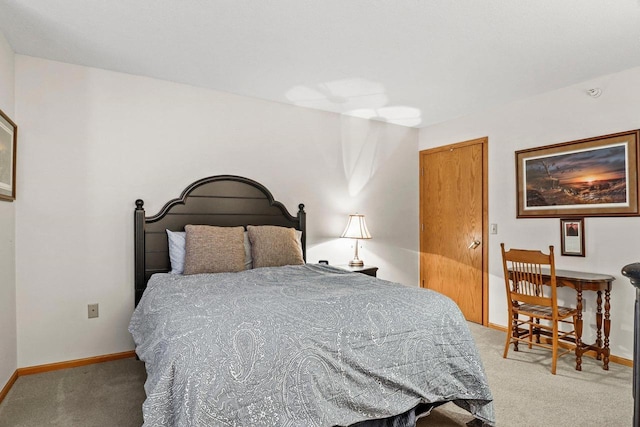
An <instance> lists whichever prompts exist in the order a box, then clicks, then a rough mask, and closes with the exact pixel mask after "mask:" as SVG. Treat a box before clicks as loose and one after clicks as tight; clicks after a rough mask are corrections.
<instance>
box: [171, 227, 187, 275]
mask: <svg viewBox="0 0 640 427" xmlns="http://www.w3.org/2000/svg"><path fill="white" fill-rule="evenodd" d="M186 234H187V233H185V232H184V231H171V230H167V236H168V237H169V261H171V274H182V272H183V271H184V244H185V241H184V239H185V235H186Z"/></svg>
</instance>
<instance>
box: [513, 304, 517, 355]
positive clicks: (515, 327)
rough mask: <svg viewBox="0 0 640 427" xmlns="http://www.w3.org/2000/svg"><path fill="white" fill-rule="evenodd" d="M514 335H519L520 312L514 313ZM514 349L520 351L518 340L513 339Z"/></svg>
mask: <svg viewBox="0 0 640 427" xmlns="http://www.w3.org/2000/svg"><path fill="white" fill-rule="evenodd" d="M512 318H513V336H514V337H516V338H517V337H518V313H513V316H512ZM513 351H518V340H514V341H513Z"/></svg>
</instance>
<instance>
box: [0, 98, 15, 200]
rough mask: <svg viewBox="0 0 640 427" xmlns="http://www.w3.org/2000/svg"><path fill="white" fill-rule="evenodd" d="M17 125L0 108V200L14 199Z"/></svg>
mask: <svg viewBox="0 0 640 427" xmlns="http://www.w3.org/2000/svg"><path fill="white" fill-rule="evenodd" d="M17 145H18V126H16V124H15V123H13V121H12V120H11V119H10V118H9V117H8V116H7V115H6V114H5V113H4V112H3V111H2V110H0V200H8V201H10V202H11V201H14V200H15V199H16V158H17V157H16V149H17Z"/></svg>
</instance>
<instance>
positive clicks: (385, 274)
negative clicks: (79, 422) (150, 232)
mask: <svg viewBox="0 0 640 427" xmlns="http://www.w3.org/2000/svg"><path fill="white" fill-rule="evenodd" d="M16 115H17V119H18V121H19V123H20V125H21V136H20V138H21V151H20V159H21V160H20V163H19V166H20V168H19V169H18V175H19V176H18V179H19V180H18V182H20V196H19V197H20V203H18V205H17V212H16V216H17V220H16V235H17V246H16V270H17V273H16V274H17V279H16V280H17V317H18V365H19V366H21V367H22V366H33V365H39V364H43V363H51V362H57V361H63V360H71V359H76V358H83V357H89V356H95V355H101V354H109V353H115V352H121V351H127V350H130V349H132V348H133V343H132V340H131V338H130V335H129V333H128V332H127V326H128V322H129V318H130V315H131V312H132V310H133V210H134V201H135V200H136V199H137V198H142V199H144V201H145V207H146V209H147V215H152V214H155V213H157V211H158V210H159V209H160V208H161V207H162V206H163V204H164V203H165V202H166V201H168V200H169V199H171V198H174V197H177V196H178V195H179V194H180V192H181V191H182V190H183V189H184V187H186V186H187V185H188V184H190V183H191V182H193V181H195V180H197V179H199V178H202V177H205V176H210V175H218V174H235V175H242V176H246V177H249V178H252V179H255V180H257V181H258V182H260V183H262V184H264V185H265V186H266V187H267V188H269V189H270V190H271V191H272V192H273V195H274V197H275V198H276V199H277V200H280V201H281V202H283V203H284V204H285V205H286V206H287V208H288V209H289V210H290V211H291V212H292V213H294V214H295V212H296V211H297V206H298V203H305V205H306V211H307V219H308V222H307V226H308V260H309V261H310V262H316V261H317V260H319V259H328V260H330V262H331V263H332V264H340V263H345V262H347V261H348V260H349V259H350V258H351V257H352V254H353V252H352V249H351V247H350V246H349V241H347V240H344V239H338V238H337V236H339V235H340V233H341V232H342V231H343V228H344V226H345V225H346V220H347V214H348V213H351V212H354V211H358V212H360V213H364V214H366V217H367V220H368V224H369V228H370V230H371V233H372V234H373V237H374V239H373V240H370V241H365V242H364V243H363V249H362V252H361V255H362V258H363V259H364V260H365V261H366V262H367V263H375V264H377V265H378V266H379V267H380V270H379V277H381V278H385V279H390V280H394V281H399V282H404V283H407V284H412V285H417V284H418V253H417V252H418V237H417V234H416V233H415V231H416V230H417V227H418V176H417V170H418V155H417V147H418V132H417V130H415V129H408V128H403V127H399V126H393V125H387V124H384V123H379V122H369V121H366V120H362V119H355V118H346V117H341V116H338V115H336V114H332V113H326V112H319V111H314V110H309V109H304V108H300V107H293V106H289V105H283V104H277V103H271V102H265V101H260V100H255V99H250V98H245V97H240V96H235V95H231V94H226V93H220V92H215V91H209V90H203V89H198V88H194V87H190V86H185V85H179V84H174V83H169V82H164V81H159V80H153V79H149V78H143V77H137V76H131V75H126V74H119V73H114V72H109V71H104V70H98V69H93V68H87V67H81V66H72V65H68V64H62V63H58V62H53V61H48V60H43V59H36V58H32V57H25V56H20V55H17V56H16ZM89 303H99V304H100V317H99V318H97V319H90V320H89V319H87V313H86V312H87V304H89Z"/></svg>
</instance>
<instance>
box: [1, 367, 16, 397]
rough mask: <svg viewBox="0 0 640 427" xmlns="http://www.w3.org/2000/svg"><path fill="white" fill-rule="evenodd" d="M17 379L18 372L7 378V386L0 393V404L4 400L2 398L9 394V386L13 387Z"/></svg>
mask: <svg viewBox="0 0 640 427" xmlns="http://www.w3.org/2000/svg"><path fill="white" fill-rule="evenodd" d="M17 379H18V371H15V372H14V373H13V375H11V377H9V381H7V384H6V385H5V386H4V387H3V388H2V391H0V402H2V401H3V400H4V397H5V396H6V395H7V393H9V390H11V386H13V383H15V382H16V380H17Z"/></svg>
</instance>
